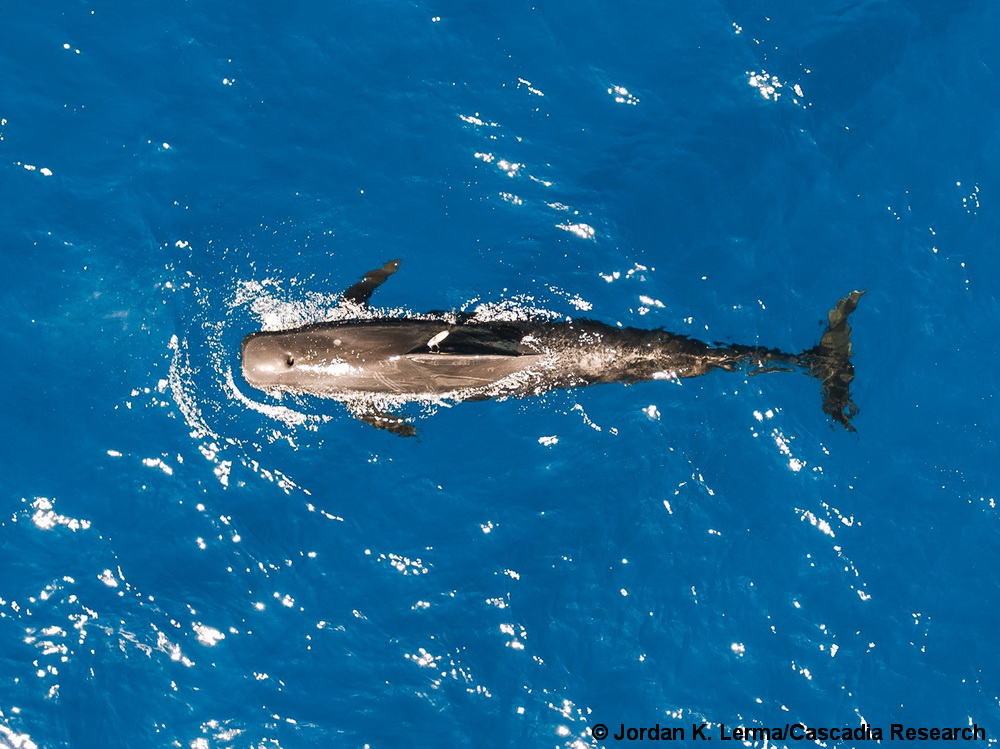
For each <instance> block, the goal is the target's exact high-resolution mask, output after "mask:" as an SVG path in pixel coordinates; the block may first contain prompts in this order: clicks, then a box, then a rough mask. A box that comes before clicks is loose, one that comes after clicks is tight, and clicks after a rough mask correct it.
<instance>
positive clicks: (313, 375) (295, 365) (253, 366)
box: [240, 332, 359, 391]
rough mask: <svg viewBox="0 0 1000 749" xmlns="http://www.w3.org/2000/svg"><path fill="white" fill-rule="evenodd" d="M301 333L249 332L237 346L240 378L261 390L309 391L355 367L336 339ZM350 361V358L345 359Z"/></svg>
mask: <svg viewBox="0 0 1000 749" xmlns="http://www.w3.org/2000/svg"><path fill="white" fill-rule="evenodd" d="M328 338H329V337H325V336H320V335H308V334H303V333H301V332H288V333H282V332H274V333H272V332H267V333H251V334H250V335H248V336H247V337H246V338H244V339H243V345H242V346H241V347H240V354H241V357H240V358H241V360H242V368H243V377H244V379H246V381H247V382H248V383H249V384H250V385H253V386H254V387H255V388H259V389H261V390H293V391H294V390H312V389H316V386H317V383H320V382H322V383H325V384H327V385H333V384H334V383H335V382H336V381H337V380H339V379H341V378H342V377H344V376H348V377H349V376H350V375H352V374H356V373H357V372H358V370H359V368H358V366H357V365H358V361H357V357H356V356H354V355H353V352H351V351H350V350H345V349H346V348H347V347H345V346H344V345H343V342H342V341H341V340H340V339H339V338H334V339H332V340H328ZM348 360H350V361H348Z"/></svg>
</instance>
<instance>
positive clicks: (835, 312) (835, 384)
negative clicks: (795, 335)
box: [799, 291, 865, 432]
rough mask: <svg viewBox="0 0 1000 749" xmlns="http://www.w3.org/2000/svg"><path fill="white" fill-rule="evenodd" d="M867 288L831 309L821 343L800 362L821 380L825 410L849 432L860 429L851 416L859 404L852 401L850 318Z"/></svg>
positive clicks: (854, 292) (810, 350) (848, 296)
mask: <svg viewBox="0 0 1000 749" xmlns="http://www.w3.org/2000/svg"><path fill="white" fill-rule="evenodd" d="M864 293H865V292H864V291H852V292H851V293H850V294H848V295H847V296H845V297H844V298H843V299H841V300H840V301H838V302H837V304H836V305H835V306H834V308H833V309H832V310H830V312H829V324H828V325H827V327H826V330H825V331H824V333H823V337H822V338H821V339H820V341H819V344H818V345H816V346H814V347H813V348H811V349H809V350H808V351H804V352H803V353H802V355H801V356H800V357H799V363H800V364H801V365H802V366H803V367H805V368H806V370H807V371H808V372H809V374H810V375H812V376H813V377H815V378H816V379H817V380H819V381H820V391H821V392H822V394H823V411H824V412H826V413H827V414H829V416H830V417H831V418H832V419H833V420H834V421H836V422H837V423H838V424H840V425H842V426H843V427H844V429H847V430H848V431H850V432H854V431H857V430H855V428H854V427H853V426H852V425H851V419H852V418H854V416H855V414H857V412H858V407H857V406H856V405H854V401H852V400H851V382H853V381H854V365H853V364H852V363H851V326H850V325H849V324H848V318H849V317H850V315H851V313H852V312H853V311H854V309H855V307H857V306H858V300H859V299H861V297H862V295H864Z"/></svg>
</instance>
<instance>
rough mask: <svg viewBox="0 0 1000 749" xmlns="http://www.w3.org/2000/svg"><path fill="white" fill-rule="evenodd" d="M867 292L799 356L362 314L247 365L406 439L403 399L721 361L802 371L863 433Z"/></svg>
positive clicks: (593, 381) (274, 385)
mask: <svg viewBox="0 0 1000 749" xmlns="http://www.w3.org/2000/svg"><path fill="white" fill-rule="evenodd" d="M399 262H400V261H399V260H392V261H390V262H388V263H386V264H385V265H383V266H382V267H381V268H377V269H375V270H372V271H369V272H368V273H367V274H365V276H364V278H363V279H362V280H361V281H359V282H358V283H356V284H354V285H353V286H351V287H350V288H349V289H348V290H347V291H346V292H344V295H343V298H342V300H341V305H344V306H347V307H350V306H351V305H353V308H354V309H356V310H358V311H361V310H362V309H364V308H365V307H366V305H367V304H368V300H369V299H370V298H371V295H372V293H373V292H374V291H375V289H377V288H378V287H379V286H381V285H382V284H383V283H384V282H385V281H386V279H387V278H389V276H391V275H392V274H393V273H395V272H396V271H397V270H398V269H399ZM864 293H865V292H864V291H852V292H851V293H850V294H848V295H847V296H845V297H844V298H842V299H840V300H839V301H838V302H837V303H836V305H834V307H833V309H831V310H830V311H829V314H828V324H827V327H826V330H825V331H824V333H823V335H822V337H821V338H820V341H819V343H818V344H817V345H815V346H813V347H812V348H810V349H807V350H806V351H803V352H801V353H798V354H791V353H786V352H784V351H780V350H778V349H773V348H764V347H761V346H747V345H740V344H729V345H723V344H709V343H705V342H703V341H699V340H696V339H694V338H690V337H688V336H685V335H679V334H676V333H670V332H667V331H665V330H647V329H641V328H630V327H625V328H619V327H612V326H610V325H605V324H604V323H600V322H596V321H594V320H584V319H581V320H567V321H551V320H530V319H529V320H514V321H506V320H505V321H496V320H477V319H476V317H475V315H470V314H451V315H438V316H433V317H428V318H423V317H421V318H405V317H384V318H380V317H358V318H357V319H342V320H337V321H332V322H320V323H314V324H311V325H305V326H302V327H298V328H293V329H290V330H279V331H266V332H259V333H251V334H250V335H248V336H246V337H245V338H244V339H243V344H242V346H241V359H242V370H243V377H244V378H245V379H246V381H247V382H248V383H249V384H250V385H252V386H253V387H255V388H258V389H260V390H264V391H267V392H272V393H282V392H289V393H301V394H307V395H315V396H320V397H326V398H334V399H336V400H339V401H341V402H343V403H344V404H345V406H346V407H347V409H348V410H349V411H350V412H351V413H352V414H353V415H354V416H355V417H356V418H358V419H360V420H361V421H363V422H365V423H366V424H370V425H371V426H374V427H377V428H379V429H385V430H387V431H389V432H392V433H393V434H397V435H400V436H406V437H409V436H413V435H414V434H415V433H416V429H415V427H414V426H413V424H412V423H410V422H409V421H407V420H406V419H404V418H403V417H401V416H400V415H399V413H398V409H399V408H400V407H401V406H403V405H405V404H406V403H412V402H423V403H427V402H448V401H450V402H455V403H457V402H461V401H469V400H485V399H489V398H507V397H528V396H532V395H539V394H541V393H544V392H546V391H548V390H553V389H566V388H576V387H583V386H587V385H597V384H600V383H609V382H620V383H625V384H630V383H636V382H645V381H649V380H662V379H665V380H679V379H684V378H688V377H697V376H699V375H703V374H707V373H708V372H711V371H713V370H717V369H721V370H725V371H736V370H745V371H747V372H748V373H749V374H754V375H756V374H763V373H765V372H774V371H785V372H787V371H801V372H803V373H805V374H807V375H809V376H811V377H813V378H815V379H816V380H818V381H819V384H820V393H821V396H822V403H823V411H824V412H826V413H827V414H828V415H829V416H830V418H831V419H833V421H834V422H836V423H838V424H840V425H841V426H843V427H844V428H845V429H847V430H849V431H855V429H854V427H853V426H852V424H851V420H852V419H853V418H854V416H855V415H856V414H857V412H858V408H857V406H856V405H855V404H854V402H853V401H852V400H851V392H850V388H851V383H852V381H853V380H854V365H853V364H852V363H851V354H852V350H851V328H850V325H849V324H848V318H849V317H850V315H851V313H852V312H853V311H854V309H855V308H856V307H857V304H858V300H859V299H860V298H861V296H862V295H863V294H864Z"/></svg>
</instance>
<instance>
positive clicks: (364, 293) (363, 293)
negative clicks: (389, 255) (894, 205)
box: [342, 260, 399, 307]
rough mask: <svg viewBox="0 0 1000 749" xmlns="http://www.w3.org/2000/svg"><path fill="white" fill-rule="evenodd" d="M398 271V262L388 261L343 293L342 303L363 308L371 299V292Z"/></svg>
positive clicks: (366, 274)
mask: <svg viewBox="0 0 1000 749" xmlns="http://www.w3.org/2000/svg"><path fill="white" fill-rule="evenodd" d="M397 270H399V260H390V261H389V262H388V263H386V264H385V265H383V266H382V267H381V268H376V269H375V270H370V271H368V272H367V273H365V277H364V278H362V279H361V280H360V281H358V282H357V283H356V284H354V285H353V286H352V287H350V288H349V289H348V290H347V291H345V292H344V298H343V300H342V301H344V302H351V303H352V304H357V305H358V306H359V307H363V306H364V305H366V304H368V300H369V299H371V296H372V292H373V291H375V289H377V288H378V287H379V286H381V285H382V284H383V283H385V279H387V278H388V277H389V276H391V275H392V274H393V273H395V272H396V271H397Z"/></svg>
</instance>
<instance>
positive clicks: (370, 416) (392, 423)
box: [347, 404, 417, 437]
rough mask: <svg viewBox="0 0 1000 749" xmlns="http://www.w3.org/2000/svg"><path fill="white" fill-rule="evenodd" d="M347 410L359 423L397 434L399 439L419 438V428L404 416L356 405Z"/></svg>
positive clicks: (349, 405)
mask: <svg viewBox="0 0 1000 749" xmlns="http://www.w3.org/2000/svg"><path fill="white" fill-rule="evenodd" d="M347 410H348V411H350V413H351V416H353V417H354V418H355V419H357V420H358V421H363V422H364V423H365V424H368V425H369V426H373V427H375V428H376V429H384V430H385V431H387V432H390V433H392V434H395V435H396V436H397V437H416V436H417V428H416V427H415V426H413V424H411V423H410V422H408V421H407V420H406V419H404V418H403V417H402V416H398V415H396V414H390V413H386V412H385V411H379V410H378V409H377V408H374V407H372V406H362V405H355V404H348V405H347Z"/></svg>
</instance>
